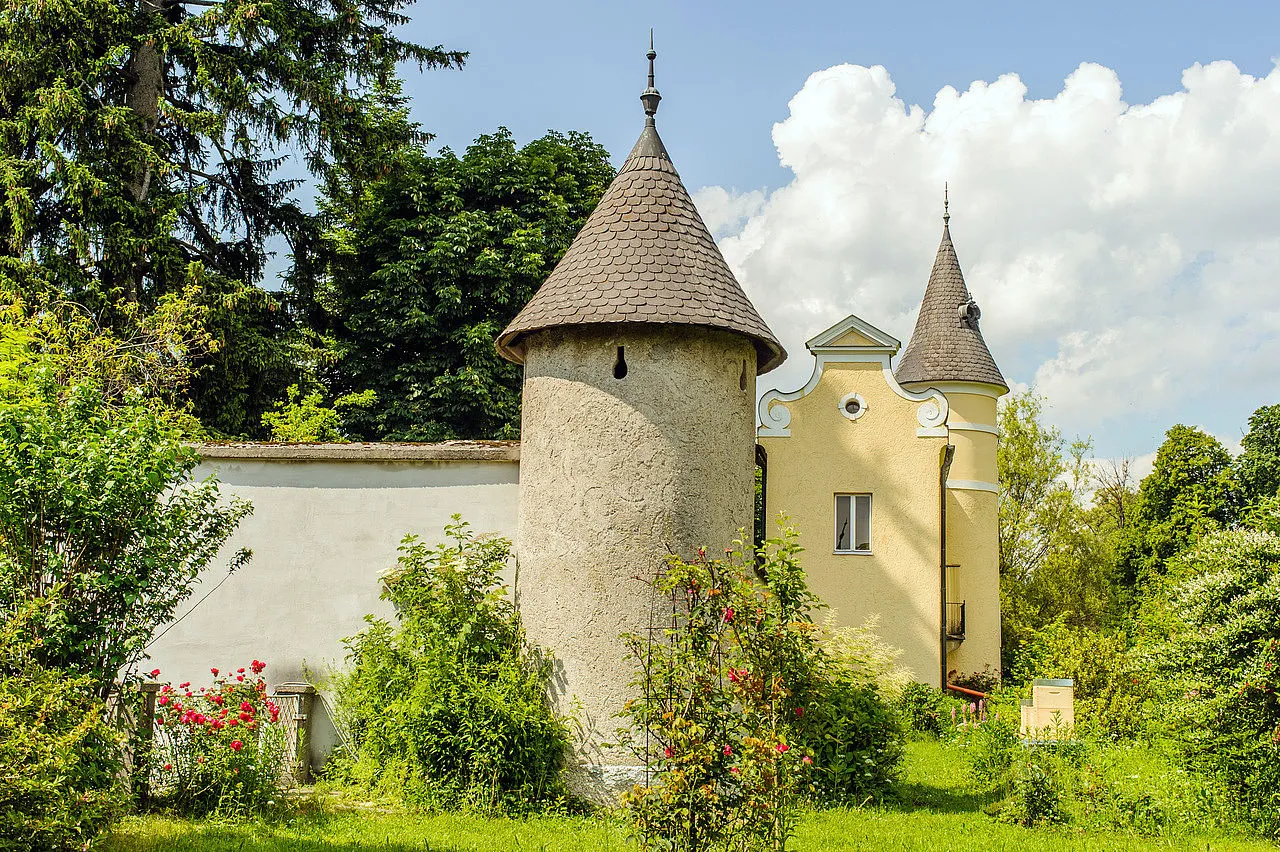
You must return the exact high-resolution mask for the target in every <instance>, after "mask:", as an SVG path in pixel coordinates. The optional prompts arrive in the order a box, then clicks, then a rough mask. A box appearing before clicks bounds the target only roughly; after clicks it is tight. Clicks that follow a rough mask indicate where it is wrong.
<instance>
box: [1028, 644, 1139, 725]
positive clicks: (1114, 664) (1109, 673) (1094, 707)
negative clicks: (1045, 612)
mask: <svg viewBox="0 0 1280 852" xmlns="http://www.w3.org/2000/svg"><path fill="white" fill-rule="evenodd" d="M1148 665H1149V664H1148V663H1147V661H1146V659H1145V657H1144V656H1142V655H1141V654H1140V653H1138V652H1136V651H1133V650H1131V649H1130V648H1129V647H1128V642H1127V641H1126V639H1125V637H1124V636H1123V635H1120V634H1116V633H1099V632H1095V631H1091V630H1076V629H1072V628H1069V627H1067V626H1065V625H1064V624H1062V623H1061V622H1056V623H1054V624H1051V625H1050V626H1049V627H1046V628H1045V629H1043V630H1038V631H1036V632H1035V633H1034V634H1033V635H1032V638H1031V641H1029V642H1028V643H1027V644H1026V645H1024V646H1023V647H1022V648H1021V649H1020V650H1019V653H1018V657H1017V662H1016V664H1015V667H1014V680H1016V681H1018V682H1020V683H1030V682H1031V681H1032V680H1033V679H1035V678H1071V679H1072V680H1073V681H1074V682H1075V724H1076V727H1077V728H1079V729H1080V730H1081V731H1082V732H1085V733H1090V734H1097V735H1099V736H1104V737H1110V738H1112V739H1124V738H1132V737H1136V736H1139V735H1140V734H1142V733H1143V731H1144V729H1145V728H1146V727H1147V719H1148V712H1147V703H1148V701H1149V700H1150V699H1151V697H1152V673H1151V672H1150V670H1149V668H1148Z"/></svg>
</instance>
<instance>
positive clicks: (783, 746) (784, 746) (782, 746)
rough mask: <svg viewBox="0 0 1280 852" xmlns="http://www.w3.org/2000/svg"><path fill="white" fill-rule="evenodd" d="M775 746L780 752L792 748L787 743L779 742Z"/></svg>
mask: <svg viewBox="0 0 1280 852" xmlns="http://www.w3.org/2000/svg"><path fill="white" fill-rule="evenodd" d="M774 748H776V749H777V750H778V754H782V753H783V752H785V751H790V750H791V746H789V745H787V744H786V743H778V744H777V745H776V746H774Z"/></svg>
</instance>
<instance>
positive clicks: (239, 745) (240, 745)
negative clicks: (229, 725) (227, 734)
mask: <svg viewBox="0 0 1280 852" xmlns="http://www.w3.org/2000/svg"><path fill="white" fill-rule="evenodd" d="M242 748H244V743H242V742H240V741H239V740H232V741H231V750H232V751H239V750H240V749H242Z"/></svg>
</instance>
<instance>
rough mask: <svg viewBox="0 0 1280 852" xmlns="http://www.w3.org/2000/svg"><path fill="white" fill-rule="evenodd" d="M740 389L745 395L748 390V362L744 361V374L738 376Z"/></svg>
mask: <svg viewBox="0 0 1280 852" xmlns="http://www.w3.org/2000/svg"><path fill="white" fill-rule="evenodd" d="M738 387H739V388H740V389H741V390H742V392H743V393H746V390H747V360H746V359H745V358H744V359H742V372H741V373H740V374H739V375H738Z"/></svg>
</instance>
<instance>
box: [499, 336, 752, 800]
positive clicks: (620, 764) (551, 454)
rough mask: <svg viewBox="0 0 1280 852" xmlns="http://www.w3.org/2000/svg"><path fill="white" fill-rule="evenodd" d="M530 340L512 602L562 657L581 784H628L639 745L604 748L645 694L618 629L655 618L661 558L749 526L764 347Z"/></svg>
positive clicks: (563, 694)
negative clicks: (619, 365)
mask: <svg viewBox="0 0 1280 852" xmlns="http://www.w3.org/2000/svg"><path fill="white" fill-rule="evenodd" d="M619 346H622V347H624V350H625V357H626V362H627V366H628V370H627V374H626V376H625V378H621V379H618V378H615V377H614V364H615V361H616V354H617V348H618V347H619ZM525 351H526V359H525V385H524V408H523V419H522V424H523V425H522V436H521V447H520V457H521V461H520V467H521V469H520V477H521V483H520V485H521V498H520V523H519V540H518V543H517V551H516V552H517V557H518V562H519V568H518V576H517V583H516V587H517V602H518V604H519V606H520V611H521V616H522V618H523V621H524V626H525V629H526V631H527V633H528V636H529V638H530V640H532V641H533V642H535V643H537V644H539V645H542V646H544V647H547V648H549V649H551V651H552V652H553V653H554V655H555V657H556V675H555V679H554V682H553V684H552V699H553V701H554V703H555V705H556V707H557V709H558V710H559V711H560V712H562V713H566V714H572V715H573V716H574V718H575V721H576V723H577V725H578V727H579V730H580V731H581V735H582V742H581V747H580V755H579V756H580V760H581V763H582V764H583V765H584V766H585V767H588V769H587V771H588V773H590V774H589V775H588V776H587V777H584V778H583V777H580V780H579V784H580V786H583V787H584V788H585V791H587V792H596V791H598V790H599V787H598V786H597V787H595V788H594V789H593V787H592V785H593V784H600V783H601V782H603V785H604V786H605V788H606V789H607V788H608V787H610V786H629V783H628V779H629V778H631V776H632V775H634V772H633V770H631V769H629V768H628V767H631V766H634V764H635V761H634V759H633V757H632V755H631V754H630V753H629V752H628V751H627V750H625V749H622V748H616V747H615V748H609V747H605V745H604V744H605V743H607V742H609V741H612V740H614V739H615V732H616V729H617V727H618V725H619V724H620V720H619V719H617V718H616V714H617V713H618V711H620V710H621V709H622V706H623V703H624V702H625V701H626V700H627V699H628V698H631V697H633V695H634V692H635V690H634V688H633V687H632V686H631V685H630V682H631V680H632V678H633V677H634V661H633V660H632V659H631V658H630V656H629V654H628V652H627V648H626V646H625V644H624V643H623V642H622V640H621V639H619V634H621V633H624V632H641V631H644V630H646V629H647V628H648V626H649V623H650V622H649V613H650V603H651V601H650V598H651V593H650V589H649V585H648V583H647V580H648V579H651V578H652V577H653V576H654V573H655V571H656V570H657V569H658V568H659V566H660V565H661V564H662V563H663V559H664V557H665V556H666V555H667V554H669V553H675V554H679V555H683V556H686V557H687V556H690V555H692V553H693V552H694V551H696V550H697V548H698V547H699V546H703V545H705V546H706V547H707V548H708V549H709V550H714V549H719V548H724V547H725V546H726V545H728V544H730V543H731V542H732V541H733V540H734V539H735V538H736V537H737V535H738V531H739V530H740V529H742V528H744V527H745V528H746V529H747V530H748V531H749V530H750V527H751V523H752V484H753V475H754V469H755V446H754V445H755V437H754V430H755V414H754V403H755V372H756V370H755V365H756V356H755V350H754V349H753V347H752V345H751V343H750V342H748V341H747V340H746V339H745V338H743V337H741V336H739V335H735V334H730V333H727V332H721V331H713V330H710V329H702V328H695V327H688V326H671V325H651V326H645V325H619V326H613V327H609V326H585V327H575V328H570V329H557V330H551V331H545V332H539V333H537V334H533V335H530V337H529V338H528V341H527V343H526V350H525ZM744 384H745V387H743V385H744ZM749 535H750V532H748V536H749ZM668 608H669V604H668ZM668 617H669V613H668ZM663 620H665V619H661V620H660V623H661V621H663Z"/></svg>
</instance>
